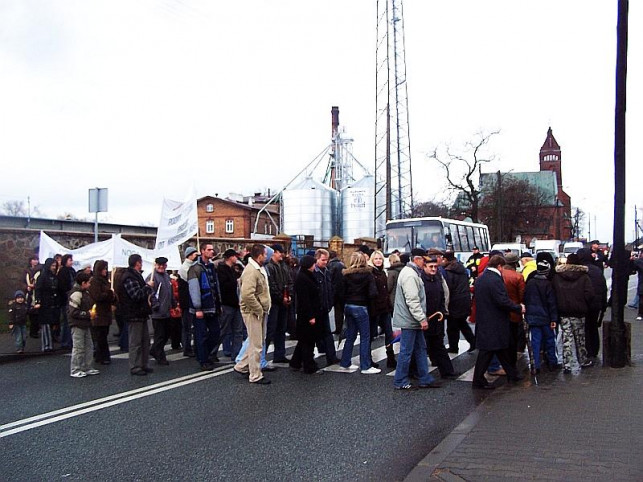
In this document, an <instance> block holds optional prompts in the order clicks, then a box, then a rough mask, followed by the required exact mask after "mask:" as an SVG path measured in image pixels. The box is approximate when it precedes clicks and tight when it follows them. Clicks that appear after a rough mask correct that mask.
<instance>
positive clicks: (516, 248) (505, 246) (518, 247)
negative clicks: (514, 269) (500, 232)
mask: <svg viewBox="0 0 643 482" xmlns="http://www.w3.org/2000/svg"><path fill="white" fill-rule="evenodd" d="M494 250H496V251H500V252H501V253H503V254H504V252H505V251H506V250H510V251H511V252H512V253H514V254H515V255H516V256H518V257H519V258H520V255H521V254H522V253H524V252H525V251H528V249H527V245H525V244H522V243H496V244H494V245H493V246H492V247H491V251H494Z"/></svg>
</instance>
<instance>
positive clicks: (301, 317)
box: [295, 269, 323, 343]
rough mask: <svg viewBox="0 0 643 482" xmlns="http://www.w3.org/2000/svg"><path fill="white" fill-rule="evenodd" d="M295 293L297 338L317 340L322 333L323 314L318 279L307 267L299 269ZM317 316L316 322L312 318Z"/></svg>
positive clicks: (310, 340)
mask: <svg viewBox="0 0 643 482" xmlns="http://www.w3.org/2000/svg"><path fill="white" fill-rule="evenodd" d="M295 293H296V297H297V300H298V301H297V338H298V339H300V340H307V341H309V342H313V343H314V342H315V341H316V340H317V339H319V337H320V335H321V333H322V329H323V327H322V323H321V321H320V319H319V318H320V317H321V315H322V314H323V308H322V305H321V300H320V299H319V290H318V286H317V281H316V280H315V277H314V276H313V274H312V273H311V272H310V271H308V270H307V269H302V270H300V271H299V274H298V275H297V278H296V279H295ZM313 318H315V324H314V325H311V324H310V320H311V319H313Z"/></svg>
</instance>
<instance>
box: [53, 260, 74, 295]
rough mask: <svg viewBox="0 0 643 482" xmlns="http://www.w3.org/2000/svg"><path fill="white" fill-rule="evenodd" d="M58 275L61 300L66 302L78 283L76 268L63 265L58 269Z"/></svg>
mask: <svg viewBox="0 0 643 482" xmlns="http://www.w3.org/2000/svg"><path fill="white" fill-rule="evenodd" d="M56 276H57V277H58V288H59V289H60V296H61V300H62V302H63V303H64V302H65V301H66V300H67V296H68V295H69V294H71V293H70V291H71V290H72V289H73V287H74V284H75V283H76V270H75V269H74V268H68V267H67V266H63V267H62V268H60V269H59V270H58V274H57V275H56Z"/></svg>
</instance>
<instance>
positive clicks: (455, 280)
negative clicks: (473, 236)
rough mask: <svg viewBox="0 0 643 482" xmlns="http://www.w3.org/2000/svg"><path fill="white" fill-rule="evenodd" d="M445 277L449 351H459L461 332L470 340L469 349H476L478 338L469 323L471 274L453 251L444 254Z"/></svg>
mask: <svg viewBox="0 0 643 482" xmlns="http://www.w3.org/2000/svg"><path fill="white" fill-rule="evenodd" d="M444 259H445V262H446V264H445V266H444V279H445V280H446V282H447V286H448V287H449V314H448V316H447V337H448V338H449V352H450V353H458V352H459V350H458V343H459V341H460V332H462V334H463V335H464V338H465V339H466V340H467V341H468V342H469V351H470V352H471V351H473V350H475V349H476V340H475V336H474V335H473V331H471V327H470V326H469V324H468V323H467V318H468V317H469V315H470V314H471V290H470V289H469V276H468V275H467V270H466V269H465V268H464V266H463V265H462V263H461V262H460V261H458V260H457V259H455V256H454V255H453V253H452V252H451V251H447V252H446V253H445V256H444Z"/></svg>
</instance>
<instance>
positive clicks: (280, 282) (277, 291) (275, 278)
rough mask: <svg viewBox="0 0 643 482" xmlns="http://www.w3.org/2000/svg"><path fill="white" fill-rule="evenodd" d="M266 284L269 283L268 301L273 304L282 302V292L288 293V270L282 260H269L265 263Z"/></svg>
mask: <svg viewBox="0 0 643 482" xmlns="http://www.w3.org/2000/svg"><path fill="white" fill-rule="evenodd" d="M266 271H267V272H268V284H269V285H270V301H271V302H272V304H273V305H275V304H277V305H283V304H284V294H289V285H290V272H289V268H288V266H287V265H286V263H284V262H283V261H280V262H279V263H276V262H274V261H273V260H270V262H269V263H268V264H267V265H266Z"/></svg>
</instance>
